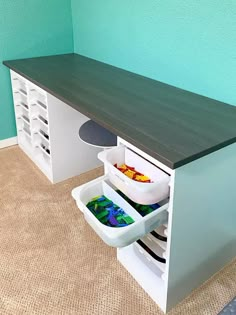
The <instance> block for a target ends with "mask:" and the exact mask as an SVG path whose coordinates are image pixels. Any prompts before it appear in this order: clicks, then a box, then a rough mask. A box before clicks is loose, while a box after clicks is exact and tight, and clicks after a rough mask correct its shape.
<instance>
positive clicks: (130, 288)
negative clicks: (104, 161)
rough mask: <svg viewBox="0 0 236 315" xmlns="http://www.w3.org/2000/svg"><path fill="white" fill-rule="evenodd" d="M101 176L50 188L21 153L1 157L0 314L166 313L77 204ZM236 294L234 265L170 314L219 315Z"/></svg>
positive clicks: (3, 152)
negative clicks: (81, 190) (83, 188)
mask: <svg viewBox="0 0 236 315" xmlns="http://www.w3.org/2000/svg"><path fill="white" fill-rule="evenodd" d="M101 173H102V171H101V169H97V170H94V171H92V172H89V173H87V174H84V175H81V176H79V177H75V178H73V179H70V180H67V181H65V182H63V183H60V184H57V185H52V184H50V183H49V181H48V180H47V179H46V178H45V177H44V175H42V174H41V172H40V171H39V170H38V169H37V167H36V166H34V164H33V163H32V162H31V161H30V160H29V159H28V158H27V157H26V156H25V155H24V153H23V152H21V150H20V149H19V148H18V147H12V148H8V149H2V150H0V314H4V315H5V314H6V315H7V314H14V315H15V314H16V315H17V314H29V315H34V314H35V315H36V314H37V315H43V314H56V315H60V314H79V315H87V314H88V315H115V314H117V315H118V314H119V315H159V314H162V312H161V311H160V310H159V308H158V307H157V306H156V304H155V303H154V302H153V301H152V300H151V299H150V298H149V296H147V295H146V293H145V292H144V291H143V290H142V289H141V288H140V287H139V285H138V284H137V283H136V282H135V281H134V280H133V278H132V277H131V276H130V275H129V274H128V272H126V270H125V269H124V268H123V267H122V266H121V265H120V264H119V263H118V262H117V261H116V251H115V249H113V248H110V247H108V246H106V245H105V244H104V243H103V242H102V241H101V240H100V239H99V238H98V237H97V236H96V234H95V233H94V232H93V231H92V229H91V228H90V227H89V226H88V224H86V222H85V221H84V219H83V215H82V214H81V213H80V211H79V210H78V209H77V207H76V205H75V202H74V201H73V200H72V197H71V190H72V189H73V188H74V187H76V186H78V185H79V184H82V183H84V182H86V181H89V180H91V179H92V178H94V177H96V176H98V175H100V174H101ZM235 295H236V261H234V262H232V263H231V264H230V265H228V266H227V267H226V268H225V269H224V270H222V271H221V272H220V273H218V274H217V275H216V276H215V277H213V278H212V279H211V280H210V281H208V282H207V283H206V284H204V285H203V286H202V287H201V288H199V289H198V290H196V291H195V292H194V293H193V294H192V295H191V296H189V297H188V298H187V299H186V300H185V301H183V302H182V303H181V304H179V305H178V306H177V307H176V308H175V309H174V310H172V311H171V312H170V313H169V314H171V315H177V314H179V315H185V314H191V315H211V314H212V315H215V314H217V313H218V312H219V311H220V310H221V309H222V308H223V306H224V305H225V304H226V303H228V302H229V301H230V300H231V299H232V298H233V297H234V296H235Z"/></svg>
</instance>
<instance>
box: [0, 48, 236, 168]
mask: <svg viewBox="0 0 236 315" xmlns="http://www.w3.org/2000/svg"><path fill="white" fill-rule="evenodd" d="M3 63H4V64H5V65H6V66H7V67H9V68H10V69H12V70H14V71H15V72H17V73H19V74H20V75H22V76H23V77H25V78H26V79H28V80H30V81H32V82H33V83H35V84H37V85H38V86H40V87H41V88H43V89H45V90H46V91H47V92H49V93H51V94H52V95H54V96H55V97H57V98H59V99H60V100H62V101H63V102H65V103H67V104H68V105H69V106H71V107H73V108H74V109H75V110H78V111H80V112H81V113H83V114H85V115H86V116H88V117H89V118H91V119H93V120H94V121H96V122H97V123H99V124H101V125H102V126H104V127H105V128H107V129H109V130H110V131H112V132H113V133H115V134H117V135H118V136H120V137H122V138H123V139H125V140H127V141H128V142H130V143H132V144H133V145H135V146H136V147H138V148H140V149H141V150H143V151H144V152H146V153H148V154H150V155H151V156H152V157H154V158H156V159H157V160H159V161H160V162H162V163H164V164H165V165H166V166H168V167H170V168H172V169H174V168H177V167H180V166H182V165H184V164H187V163H189V162H191V161H193V160H196V159H198V158H200V157H203V156H204V155H206V154H209V153H211V152H214V151H216V150H218V149H221V148H223V147H224V146H227V145H229V144H232V143H234V142H235V141H236V108H235V107H234V106H231V105H228V104H225V103H222V102H219V101H215V100H213V99H210V98H207V97H204V96H200V95H197V94H194V93H191V92H188V91H185V90H182V89H178V88H175V87H173V86H170V85H167V84H164V83H161V82H158V81H155V80H152V79H149V78H146V77H143V76H140V75H137V74H134V73H131V72H129V71H125V70H122V69H119V68H116V67H113V66H110V65H108V64H105V63H101V62H98V61H95V60H93V59H90V58H87V57H83V56H80V55H78V54H66V55H56V56H49V57H39V58H30V59H22V60H13V61H4V62H3ZM62 128H63V126H62Z"/></svg>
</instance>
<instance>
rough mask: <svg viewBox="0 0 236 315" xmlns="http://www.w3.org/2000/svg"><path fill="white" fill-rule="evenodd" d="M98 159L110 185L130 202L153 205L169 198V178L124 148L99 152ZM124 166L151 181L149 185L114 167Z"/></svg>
mask: <svg viewBox="0 0 236 315" xmlns="http://www.w3.org/2000/svg"><path fill="white" fill-rule="evenodd" d="M98 158H99V159H100V160H101V161H102V162H103V163H104V164H105V167H106V168H107V170H108V176H109V179H110V181H111V182H112V184H114V185H115V186H116V187H117V188H118V189H120V190H121V191H122V192H123V193H124V194H125V195H126V196H128V197H129V198H130V199H131V200H133V201H135V202H137V203H139V204H143V205H144V204H146V205H148V204H153V203H156V202H159V201H161V200H164V199H165V198H167V197H168V196H169V185H168V184H169V180H170V176H169V175H167V174H166V173H165V172H163V171H162V170H160V169H159V168H158V167H156V166H155V165H153V164H151V163H150V162H148V161H147V160H145V159H144V158H142V157H141V156H139V155H137V154H136V153H134V152H133V151H131V150H129V149H128V148H126V147H125V146H118V147H116V148H113V149H110V150H106V151H103V152H100V153H99V154H98ZM115 164H117V165H118V166H119V165H122V164H126V165H129V166H132V167H135V169H136V170H137V171H139V172H141V173H143V174H145V175H146V176H148V177H149V178H150V179H151V181H152V182H151V183H142V182H137V181H135V180H133V179H131V178H129V177H127V176H126V175H125V174H123V173H122V172H121V171H119V170H118V169H117V168H116V167H115V166H114V165H115Z"/></svg>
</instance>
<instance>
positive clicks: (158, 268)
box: [133, 242, 166, 277]
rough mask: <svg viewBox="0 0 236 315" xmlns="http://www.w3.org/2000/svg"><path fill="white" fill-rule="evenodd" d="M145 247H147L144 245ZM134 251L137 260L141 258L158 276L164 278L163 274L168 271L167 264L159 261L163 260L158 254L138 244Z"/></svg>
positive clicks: (135, 245) (134, 245)
mask: <svg viewBox="0 0 236 315" xmlns="http://www.w3.org/2000/svg"><path fill="white" fill-rule="evenodd" d="M143 245H144V246H146V245H145V244H144V243H143ZM133 249H134V252H135V254H136V256H137V258H139V259H140V260H141V261H142V262H143V263H144V264H145V265H146V266H147V267H148V268H149V269H150V270H152V271H153V272H154V273H155V274H156V275H157V276H159V277H162V275H163V273H164V272H165V270H166V264H165V263H163V262H161V261H159V260H162V259H161V258H160V257H159V256H158V255H157V254H155V253H154V252H152V251H150V249H148V247H147V248H145V247H143V246H141V245H140V244H138V243H137V242H135V243H134V244H133Z"/></svg>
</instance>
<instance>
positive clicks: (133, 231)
mask: <svg viewBox="0 0 236 315" xmlns="http://www.w3.org/2000/svg"><path fill="white" fill-rule="evenodd" d="M100 195H105V196H106V197H107V198H109V199H110V200H112V201H113V202H114V203H115V204H116V205H118V206H119V207H121V208H122V209H123V210H124V211H125V212H126V213H127V214H128V215H129V216H131V217H132V218H133V220H134V221H135V222H134V223H132V224H130V225H128V226H125V227H109V226H106V225H104V224H102V223H101V222H100V221H99V220H98V219H97V218H96V217H95V216H94V215H93V214H92V212H91V211H90V210H89V209H88V208H87V207H86V205H87V203H88V202H89V201H91V199H92V198H94V197H96V196H100ZM72 196H73V197H74V199H75V200H76V202H77V205H78V207H79V208H80V209H81V210H82V212H83V213H84V217H85V219H86V221H87V222H88V223H89V224H90V225H91V227H92V228H93V229H94V231H95V232H96V233H97V234H98V235H99V236H100V237H101V239H102V240H103V241H104V242H105V243H106V244H108V245H110V246H114V247H124V246H127V245H129V244H131V243H133V242H135V241H136V240H138V239H139V238H141V237H143V236H144V235H146V234H147V233H149V232H150V231H152V230H154V229H156V228H157V227H158V226H160V225H162V224H163V223H166V222H167V220H168V213H167V211H166V210H167V208H168V202H166V201H165V202H163V204H162V205H161V207H160V208H158V209H157V210H154V211H153V212H152V213H150V214H148V215H146V216H145V217H142V216H141V215H140V214H139V213H138V212H137V211H136V210H135V209H134V208H133V207H132V206H131V205H130V204H128V203H127V202H126V201H125V200H124V199H123V198H122V197H121V196H120V195H119V194H118V193H117V192H116V191H115V189H114V188H113V187H112V184H111V183H110V182H109V180H108V177H107V176H102V177H100V178H97V179H95V180H94V181H92V182H90V183H87V184H85V185H82V186H80V187H77V188H75V189H74V190H73V191H72Z"/></svg>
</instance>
